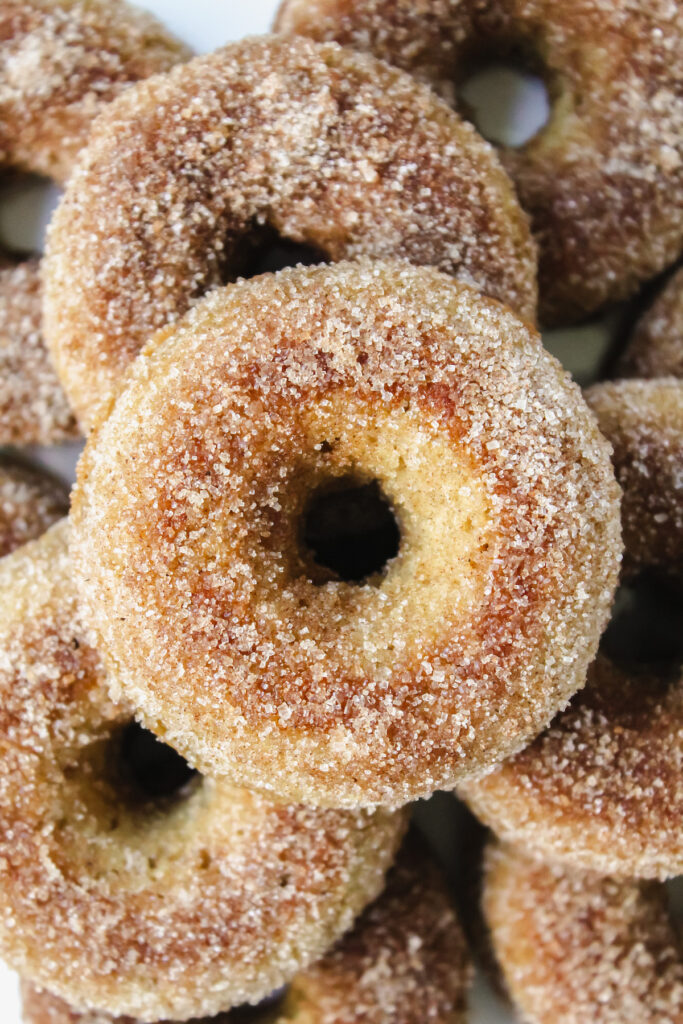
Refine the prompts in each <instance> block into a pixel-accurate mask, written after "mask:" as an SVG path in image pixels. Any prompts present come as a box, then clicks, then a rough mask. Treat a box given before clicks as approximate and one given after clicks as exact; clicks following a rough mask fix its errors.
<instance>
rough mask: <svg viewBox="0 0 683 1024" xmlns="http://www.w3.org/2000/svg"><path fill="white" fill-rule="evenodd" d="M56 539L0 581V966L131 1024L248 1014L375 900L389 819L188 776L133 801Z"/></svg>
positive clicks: (123, 719)
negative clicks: (317, 807) (172, 787)
mask: <svg viewBox="0 0 683 1024" xmlns="http://www.w3.org/2000/svg"><path fill="white" fill-rule="evenodd" d="M67 538H68V531H67V524H66V522H63V523H61V524H58V525H57V526H55V527H53V528H52V529H51V530H50V531H49V532H48V533H47V534H46V535H45V536H44V537H43V538H42V539H41V540H40V541H37V542H35V543H33V544H30V545H27V546H25V547H24V548H22V549H21V551H17V552H15V553H14V554H12V555H10V556H9V557H8V558H6V559H5V560H4V561H3V562H1V563H0V708H1V709H2V710H1V715H0V756H1V758H2V766H3V771H2V777H1V779H0V953H1V954H2V956H3V958H5V959H6V960H7V962H8V963H9V964H10V965H11V966H12V967H14V968H15V969H16V970H18V971H19V972H20V973H21V974H22V975H23V976H24V977H26V978H27V979H28V980H30V981H32V982H34V983H36V984H39V985H40V986H43V987H46V988H48V989H49V990H50V991H54V992H56V993H57V994H58V995H59V996H60V997H61V998H64V999H66V1000H68V1001H69V1002H70V1003H72V1004H74V1005H77V1006H81V1007H85V1008H106V1010H107V1011H108V1012H111V1013H114V1014H130V1015H132V1016H139V1017H140V1018H142V1019H143V1020H155V1019H158V1018H160V1017H170V1018H174V1019H185V1018H188V1017H194V1016H203V1015H211V1014H215V1013H217V1012H219V1011H222V1010H224V1009H226V1008H228V1007H230V1006H232V1005H235V1004H240V1003H243V1002H247V1001H254V1002H258V1000H259V999H261V998H262V997H263V996H264V995H266V994H268V993H270V992H271V991H273V990H274V989H276V988H277V987H278V986H279V985H282V984H283V982H285V981H288V980H289V979H290V978H291V977H292V976H293V975H294V973H295V972H296V971H297V970H299V969H301V968H302V967H304V966H306V965H307V964H308V963H309V962H311V961H313V960H315V959H316V958H317V957H319V956H320V955H321V954H322V953H323V952H324V951H325V950H326V949H327V948H328V947H329V946H330V944H331V943H332V942H334V941H335V940H336V939H338V938H339V936H340V935H341V934H343V933H344V932H345V931H346V929H347V928H349V927H350V925H351V923H352V922H353V920H354V918H355V916H356V915H357V914H358V913H359V912H360V911H361V910H362V909H363V907H364V906H365V905H366V904H367V903H368V902H369V901H370V900H371V899H374V898H375V897H376V896H377V894H378V892H379V891H380V889H381V887H382V883H383V878H384V872H385V871H386V869H387V867H388V866H389V864H390V862H391V860H392V858H393V855H394V853H395V850H396V847H397V844H398V841H399V839H400V837H401V834H402V832H403V828H404V818H403V816H402V815H390V814H387V813H385V812H377V813H375V814H372V815H371V814H369V813H367V812H338V811H337V812H321V811H314V810H310V809H307V808H303V807H293V806H287V805H285V804H282V803H278V804H275V803H272V802H271V801H270V800H267V799H265V798H264V797H261V796H257V795H255V794H253V793H248V792H246V791H244V790H240V789H237V788H235V787H234V786H232V785H230V784H228V783H226V782H214V781H212V780H210V779H206V778H204V779H201V778H198V777H197V776H191V775H190V773H189V770H188V769H187V766H183V769H184V770H183V771H182V772H180V773H178V771H177V769H176V768H174V772H175V775H176V779H175V781H176V783H177V784H178V785H180V788H177V789H176V791H174V792H173V793H168V792H167V791H166V789H165V788H164V787H163V786H157V785H156V784H155V785H154V786H148V785H147V782H146V778H145V776H144V775H142V776H141V774H140V771H139V769H138V768H136V767H135V764H136V762H135V760H134V759H132V758H133V754H134V753H135V748H136V747H137V746H138V744H139V739H140V732H141V730H140V729H139V727H136V726H134V725H132V724H131V722H132V715H131V713H130V712H129V711H127V710H126V709H125V708H123V707H122V706H120V705H114V704H112V702H111V701H110V700H109V699H108V698H107V696H106V693H105V681H104V678H103V673H102V670H101V667H100V662H99V659H98V656H97V654H96V653H95V651H94V650H93V649H92V648H91V647H89V646H88V644H87V642H86V641H85V640H84V634H83V629H82V626H81V622H80V615H79V611H78V607H77V600H76V595H75V589H74V587H73V584H72V579H71V569H70V560H69V557H68V552H67ZM153 742H154V741H153ZM155 746H158V744H155ZM178 775H179V777H178ZM162 781H163V780H162Z"/></svg>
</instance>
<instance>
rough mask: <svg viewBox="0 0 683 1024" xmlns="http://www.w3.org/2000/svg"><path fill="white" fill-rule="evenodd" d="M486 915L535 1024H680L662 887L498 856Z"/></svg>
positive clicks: (681, 972)
mask: <svg viewBox="0 0 683 1024" xmlns="http://www.w3.org/2000/svg"><path fill="white" fill-rule="evenodd" d="M484 913H485V916H486V919H487V922H488V926H489V929H490V932H491V938H492V942H493V947H494V949H495V953H496V956H497V959H498V963H499V964H500V967H501V969H502V972H503V976H504V979H505V984H506V986H507V989H508V991H509V993H510V996H511V998H512V1001H513V1003H514V1005H515V1007H516V1010H517V1012H518V1013H519V1014H520V1015H521V1019H522V1020H524V1021H526V1022H528V1024H587V1022H588V1021H590V1024H624V1022H625V1021H638V1024H681V1021H682V1020H683V961H682V960H681V950H680V946H679V945H678V943H677V939H676V935H675V933H674V931H673V928H672V925H671V922H670V920H669V917H668V914H667V907H666V897H665V895H664V891H663V887H661V886H657V885H655V884H653V883H640V884H638V883H636V882H619V881H615V880H614V879H610V878H600V877H598V876H596V875H585V874H571V873H569V872H567V871H565V870H563V869H560V868H552V867H547V866H544V865H542V864H539V863H536V862H534V861H532V860H529V859H527V858H526V857H525V856H524V855H523V854H521V853H516V852H514V851H513V850H511V849H508V848H505V847H501V848H491V849H490V850H489V853H488V857H487V864H486V886H485V892H484Z"/></svg>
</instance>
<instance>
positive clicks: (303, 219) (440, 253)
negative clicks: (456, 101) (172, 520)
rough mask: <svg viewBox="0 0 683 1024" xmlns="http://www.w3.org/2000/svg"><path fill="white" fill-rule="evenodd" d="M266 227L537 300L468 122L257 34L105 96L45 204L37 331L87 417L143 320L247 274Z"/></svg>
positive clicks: (335, 54)
mask: <svg viewBox="0 0 683 1024" xmlns="http://www.w3.org/2000/svg"><path fill="white" fill-rule="evenodd" d="M264 228H269V229H271V230H273V231H276V232H278V233H279V234H280V235H281V236H284V237H285V238H287V239H290V240H293V241H295V242H298V243H305V244H306V245H308V246H310V247H312V248H313V249H314V250H316V251H317V252H319V253H320V259H321V260H322V259H328V260H331V261H337V260H340V259H344V258H355V257H357V256H361V255H367V256H372V257H402V258H406V259H409V260H410V261H411V262H414V263H418V264H433V265H436V266H438V267H440V268H441V269H442V270H444V271H446V272H448V273H452V274H455V275H457V276H458V277H460V278H462V279H463V280H465V281H466V282H468V283H470V284H474V285H475V286H477V287H480V288H481V289H482V290H483V291H484V292H486V293H488V294H491V295H493V296H495V297H496V298H499V299H502V300H503V301H505V302H507V304H508V305H510V306H512V307H513V308H514V309H516V310H517V311H519V312H520V313H521V314H522V315H524V316H526V317H527V318H529V319H533V318H534V315H535V303H536V280H535V276H536V264H535V250H534V247H533V244H532V242H531V237H530V233H529V229H528V225H527V221H526V218H525V216H524V215H523V214H522V212H521V210H520V208H519V205H518V203H517V200H516V197H515V195H514V193H513V190H512V187H511V184H510V181H509V179H508V178H507V176H506V174H505V173H504V171H503V170H502V168H501V167H500V165H499V163H498V161H497V159H496V157H495V154H494V153H493V151H492V150H491V148H490V147H489V146H488V145H487V144H486V143H484V142H483V141H482V140H481V139H480V138H479V137H478V136H477V134H476V133H475V132H474V131H473V130H472V129H471V128H470V126H469V125H466V124H464V123H463V122H462V121H461V120H460V119H459V118H458V116H457V115H456V114H455V113H453V112H452V111H451V110H449V109H448V107H447V106H446V105H445V104H444V103H442V102H441V101H440V100H439V99H438V98H437V97H435V96H434V95H433V94H432V93H431V92H430V91H429V90H428V89H426V88H425V87H424V86H421V85H419V84H418V83H416V82H415V81H414V79H412V78H410V77H409V76H408V75H405V74H403V73H401V72H399V71H397V70H395V69H392V68H388V67H387V66H385V65H384V64H382V63H380V62H378V61H376V60H374V59H373V58H372V57H368V56H363V55H358V54H352V53H349V52H346V51H344V50H342V49H341V48H340V47H338V46H336V45H335V44H326V45H318V44H316V43H312V42H310V41H308V40H304V39H301V40H296V39H292V40H288V39H276V38H266V39H251V40H247V41H246V42H242V43H237V44H234V45H230V46H228V47H226V48H224V49H222V50H219V51H218V52H217V53H215V54H211V55H210V56H208V57H201V58H198V59H197V60H194V61H192V62H191V63H190V64H187V65H185V66H183V67H181V68H176V69H175V70H174V71H173V72H171V73H170V74H169V75H166V76H163V77H159V76H157V77H155V78H154V79H153V80H150V81H148V82H146V83H144V84H142V85H140V86H139V87H136V88H135V90H133V91H130V92H129V93H128V94H127V95H126V96H123V97H121V99H120V100H118V101H117V102H116V103H115V104H114V105H113V106H111V107H110V108H109V109H108V111H107V112H106V113H105V114H104V115H103V116H102V118H100V120H99V121H98V124H97V127H96V129H95V131H94V134H93V136H92V139H91V142H90V144H89V146H88V149H87V153H86V154H85V156H84V160H83V163H82V165H81V166H80V167H79V170H78V172H77V174H76V175H75V177H74V178H73V180H72V182H71V184H70V186H69V188H68V190H67V193H66V196H65V199H64V201H63V203H62V204H61V206H60V208H59V210H58V211H57V214H56V216H55V218H54V220H53V223H52V228H51V231H50V236H49V243H48V254H49V257H48V268H49V269H48V275H47V280H46V287H47V302H46V334H47V337H48V343H49V345H50V347H51V350H52V353H53V356H54V358H55V360H56V364H57V368H58V371H59V374H60V377H61V379H62V382H63V384H64V386H65V388H66V391H67V394H68V395H69V398H70V399H71V401H72V403H73V405H74V407H75V409H76V411H77V413H78V416H79V418H80V419H81V421H82V422H83V423H84V424H85V425H86V426H90V425H92V423H93V420H94V417H95V411H96V409H97V406H98V404H99V402H100V400H101V397H102V396H103V395H106V394H107V393H108V392H110V391H111V389H112V388H113V386H114V385H115V383H116V381H117V379H118V378H119V377H120V375H121V373H122V372H123V370H124V369H125V367H126V366H127V365H128V364H129V363H130V362H131V360H132V359H133V358H134V356H135V355H136V354H137V353H138V351H139V350H140V348H141V347H142V345H143V344H144V343H145V342H146V341H147V340H148V339H149V338H150V337H151V335H152V333H153V332H154V330H155V329H157V328H159V327H163V326H164V325H165V324H167V323H169V322H171V321H174V320H176V319H178V317H179V316H180V315H181V314H183V313H184V312H185V311H186V310H187V309H188V307H189V306H190V305H191V304H192V303H193V301H194V300H196V299H197V298H198V297H200V296H201V295H202V294H203V293H204V292H206V291H207V290H209V289H210V288H212V287H214V286H216V285H219V284H221V283H222V282H223V281H225V280H227V279H229V278H232V277H235V276H237V275H238V274H240V273H243V272H246V270H247V269H248V253H249V248H250V245H251V244H252V243H254V242H255V241H256V240H257V239H258V237H259V234H260V233H262V232H263V230H264ZM67 282H68V285H67Z"/></svg>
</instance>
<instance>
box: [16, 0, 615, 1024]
mask: <svg viewBox="0 0 683 1024" xmlns="http://www.w3.org/2000/svg"><path fill="white" fill-rule="evenodd" d="M140 6H142V7H145V8H147V9H148V10H150V11H152V12H153V13H155V14H156V15H157V16H158V17H160V18H161V19H162V20H163V21H164V22H165V23H166V25H167V26H168V27H169V28H170V29H171V30H172V31H173V32H175V33H176V34H177V35H178V36H179V37H180V38H182V39H184V40H185V41H186V42H187V43H189V44H190V45H191V46H192V47H193V48H194V49H195V50H196V51H197V52H204V51H208V50H212V49H215V48H216V47H217V46H220V45H221V44H222V43H224V42H227V41H229V40H231V39H239V38H241V37H243V36H244V35H248V34H256V33H262V32H266V31H268V29H269V25H270V22H271V19H272V16H273V14H274V11H275V8H276V2H275V0H248V2H246V3H244V4H241V3H238V2H236V0H190V2H188V0H147V2H144V3H141V4H140ZM513 91H514V90H513ZM498 95H500V92H499V93H498ZM480 102H481V91H479V93H478V96H477V103H480ZM543 102H544V97H543V95H542V94H539V92H538V89H535V88H534V87H533V83H532V87H531V88H529V86H528V83H527V85H526V86H523V87H521V88H518V89H517V90H516V91H514V96H513V97H512V99H511V96H510V90H509V87H508V92H507V96H506V102H505V119H506V120H508V119H509V126H510V134H511V137H510V138H509V141H510V142H514V141H518V140H519V139H520V138H524V137H525V136H526V135H528V125H529V124H532V125H534V126H536V125H538V123H539V121H540V122H542V120H543V116H544V112H543ZM498 114H499V115H500V111H498ZM500 121H501V118H500V116H498V117H494V118H493V119H490V118H489V119H488V120H487V122H486V123H488V124H492V123H493V124H495V134H496V136H500V130H501V128H500ZM525 126H526V127H525ZM56 197H57V193H56V190H54V189H52V190H46V189H45V188H44V187H38V188H36V186H35V185H31V186H30V187H28V188H23V189H20V190H18V191H16V192H15V193H14V194H13V195H12V196H9V197H8V196H7V193H5V195H4V197H3V202H2V203H1V204H0V237H3V238H4V239H5V240H6V241H12V242H14V243H15V244H19V243H24V244H35V243H36V240H37V239H38V238H40V237H41V235H42V231H43V228H44V224H45V222H46V220H47V217H48V215H49V210H50V208H51V207H52V206H53V205H54V202H55V200H56ZM605 338H606V332H605V331H604V330H603V329H602V328H601V327H600V326H598V327H596V326H595V325H593V326H590V327H588V328H584V329H582V330H581V331H579V332H575V331H572V332H567V331H563V332H555V335H554V337H553V339H552V342H551V339H550V338H548V342H550V344H549V347H552V348H553V350H555V351H556V353H557V355H558V356H560V358H562V357H563V356H567V355H569V354H570V353H571V354H572V358H573V361H575V362H576V369H577V371H578V374H577V375H578V376H579V377H585V374H586V370H587V368H588V367H590V366H592V365H594V362H595V351H596V347H598V348H602V347H603V346H604V342H605ZM577 356H578V359H577V358H576V357H577ZM582 382H583V381H582ZM77 452H78V446H65V447H63V448H61V449H54V450H51V451H46V450H39V449H36V450H34V452H33V454H34V456H35V457H36V458H37V459H38V460H39V461H41V462H44V463H45V464H47V465H49V466H51V467H52V468H53V469H55V470H57V471H58V472H60V473H61V474H62V475H63V476H65V477H66V478H67V479H70V478H72V477H73V469H74V465H75V460H76V456H77ZM431 810H432V821H431V829H430V831H433V830H434V829H436V830H437V832H438V833H439V842H438V845H439V847H440V852H441V854H442V856H443V858H444V860H445V861H446V862H447V863H448V862H449V861H450V862H451V864H455V862H456V853H455V852H454V844H457V835H456V834H454V833H455V832H456V830H455V829H454V821H455V818H454V817H453V818H452V819H451V818H450V816H449V814H448V810H449V808H448V802H444V801H443V800H441V801H440V802H439V803H438V804H436V805H435V806H433V807H432V808H431ZM437 811H438V817H437V818H436V820H435V818H434V814H435V812H437ZM423 813H424V812H423ZM427 813H429V811H428V812H427ZM439 818H441V819H442V824H441V825H440V824H439V820H438V819H439ZM449 826H450V827H449ZM512 1020H513V1018H512V1017H511V1016H510V1015H509V1014H508V1012H507V1011H506V1010H505V1009H504V1008H503V1007H502V1006H501V1004H500V1002H499V1000H497V998H496V997H495V996H494V995H493V994H492V993H491V991H490V990H489V988H488V987H487V985H486V983H485V982H484V981H483V979H482V978H479V979H478V981H477V985H476V986H475V991H474V993H473V995H472V999H471V1009H470V1021H469V1024H511V1022H512ZM19 1022H20V1015H19V1004H18V999H17V991H16V981H15V978H14V976H13V975H12V974H11V973H10V972H9V971H7V970H6V969H5V968H4V967H2V965H0V1024H19Z"/></svg>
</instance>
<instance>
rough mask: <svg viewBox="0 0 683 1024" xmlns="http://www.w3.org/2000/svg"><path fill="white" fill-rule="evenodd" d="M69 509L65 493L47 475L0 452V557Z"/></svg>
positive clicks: (46, 526) (45, 528) (38, 534)
mask: <svg viewBox="0 0 683 1024" xmlns="http://www.w3.org/2000/svg"><path fill="white" fill-rule="evenodd" d="M68 510H69V493H68V491H67V489H66V487H65V486H64V484H62V483H61V482H60V481H59V480H57V479H56V478H55V477H53V476H52V475H51V474H49V473H46V472H44V471H43V470H40V469H37V468H35V467H33V466H31V465H29V464H28V463H26V462H22V461H19V460H18V459H16V458H14V457H13V456H11V455H9V454H7V453H5V452H0V558H3V557H4V556H5V555H9V554H10V552H11V551H14V549H15V548H18V547H21V545H22V544H26V543H28V541H30V540H35V539H36V538H37V537H40V535H41V534H42V533H44V532H45V531H46V530H47V529H48V528H49V527H50V526H52V524H53V523H56V522H57V520H58V519H61V518H62V516H65V515H66V513H67V512H68Z"/></svg>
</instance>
